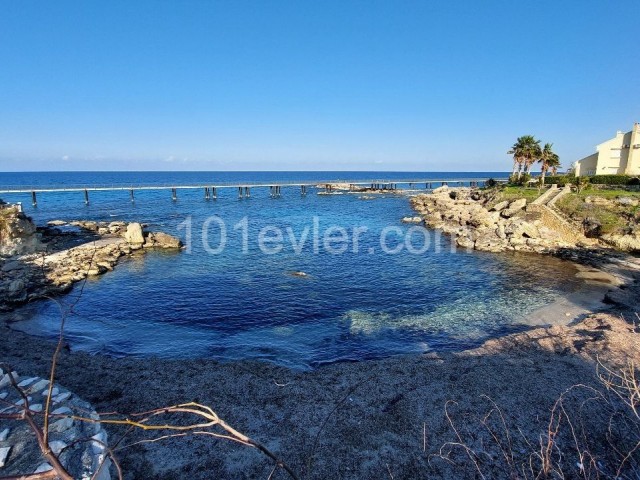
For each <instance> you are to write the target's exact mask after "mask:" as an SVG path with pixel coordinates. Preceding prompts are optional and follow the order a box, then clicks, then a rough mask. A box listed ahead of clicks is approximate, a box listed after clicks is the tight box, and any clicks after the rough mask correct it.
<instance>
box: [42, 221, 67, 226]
mask: <svg viewBox="0 0 640 480" xmlns="http://www.w3.org/2000/svg"><path fill="white" fill-rule="evenodd" d="M66 224H67V222H65V221H64V220H51V221H49V222H47V225H50V226H52V227H61V226H62V225H66Z"/></svg>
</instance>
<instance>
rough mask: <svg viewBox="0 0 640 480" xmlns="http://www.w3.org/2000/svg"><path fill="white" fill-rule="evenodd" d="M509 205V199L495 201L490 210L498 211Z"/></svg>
mask: <svg viewBox="0 0 640 480" xmlns="http://www.w3.org/2000/svg"><path fill="white" fill-rule="evenodd" d="M508 205H509V200H505V201H503V202H500V203H496V204H495V205H494V206H493V208H492V209H491V211H492V212H500V211H502V210H504V209H505V208H507V206H508Z"/></svg>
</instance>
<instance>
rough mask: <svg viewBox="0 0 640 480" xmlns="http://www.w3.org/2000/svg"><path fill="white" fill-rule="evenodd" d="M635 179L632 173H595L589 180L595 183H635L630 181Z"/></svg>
mask: <svg viewBox="0 0 640 480" xmlns="http://www.w3.org/2000/svg"><path fill="white" fill-rule="evenodd" d="M631 180H633V177H631V176H630V175H593V176H591V177H589V181H590V182H591V183H593V184H595V185H633V184H630V183H629V182H630V181H631Z"/></svg>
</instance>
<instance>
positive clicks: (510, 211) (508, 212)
mask: <svg viewBox="0 0 640 480" xmlns="http://www.w3.org/2000/svg"><path fill="white" fill-rule="evenodd" d="M526 206H527V199H526V198H520V199H518V200H514V201H513V202H511V203H510V204H509V207H508V208H506V209H505V210H502V211H501V212H500V215H502V216H503V217H505V218H510V217H513V216H514V215H515V214H516V213H518V212H520V211H521V210H522V209H523V208H524V207H526Z"/></svg>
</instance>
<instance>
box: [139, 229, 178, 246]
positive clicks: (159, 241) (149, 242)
mask: <svg viewBox="0 0 640 480" xmlns="http://www.w3.org/2000/svg"><path fill="white" fill-rule="evenodd" d="M145 247H156V248H181V247H182V242H181V241H180V239H179V238H177V237H174V236H172V235H168V234H166V233H162V232H151V233H149V234H147V237H146V239H145Z"/></svg>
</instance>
